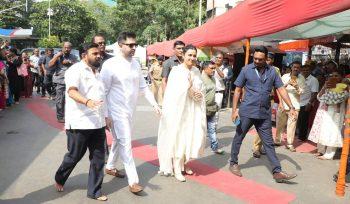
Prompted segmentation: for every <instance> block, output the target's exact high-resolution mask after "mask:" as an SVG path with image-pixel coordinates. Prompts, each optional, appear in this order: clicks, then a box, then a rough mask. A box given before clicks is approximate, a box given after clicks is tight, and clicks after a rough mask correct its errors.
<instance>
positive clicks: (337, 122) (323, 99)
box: [309, 71, 348, 160]
mask: <svg viewBox="0 0 350 204" xmlns="http://www.w3.org/2000/svg"><path fill="white" fill-rule="evenodd" d="M341 82H342V74H341V73H340V71H334V72H332V73H331V74H330V76H329V78H328V80H327V81H326V82H325V85H324V86H323V88H322V89H321V91H320V92H319V94H318V95H317V99H318V100H319V101H320V105H319V107H318V109H317V113H316V117H315V120H314V123H313V125H312V128H311V131H310V134H309V140H311V141H313V142H315V143H317V153H316V156H317V158H319V159H322V160H331V159H333V157H334V155H335V152H336V150H337V148H338V147H342V146H343V142H342V126H343V121H344V115H345V105H346V99H347V97H348V91H347V85H346V84H344V83H341Z"/></svg>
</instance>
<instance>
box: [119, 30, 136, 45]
mask: <svg viewBox="0 0 350 204" xmlns="http://www.w3.org/2000/svg"><path fill="white" fill-rule="evenodd" d="M127 38H133V39H136V34H135V33H133V32H121V33H120V34H119V36H118V40H117V41H118V44H120V43H123V42H125V41H126V39H127Z"/></svg>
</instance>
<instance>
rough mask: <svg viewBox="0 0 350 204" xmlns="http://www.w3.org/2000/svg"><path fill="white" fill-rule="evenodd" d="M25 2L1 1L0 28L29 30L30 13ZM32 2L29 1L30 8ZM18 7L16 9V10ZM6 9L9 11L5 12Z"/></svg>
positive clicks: (20, 0) (14, 0)
mask: <svg viewBox="0 0 350 204" xmlns="http://www.w3.org/2000/svg"><path fill="white" fill-rule="evenodd" d="M25 2H26V1H25V0H0V11H3V12H1V13H0V27H1V28H17V27H22V28H28V27H29V21H28V17H29V12H26V11H25V8H26V7H25V6H24V4H25ZM31 5H32V1H28V8H30V6H31ZM15 7H16V8H15ZM5 9H9V10H6V11H4V10H5Z"/></svg>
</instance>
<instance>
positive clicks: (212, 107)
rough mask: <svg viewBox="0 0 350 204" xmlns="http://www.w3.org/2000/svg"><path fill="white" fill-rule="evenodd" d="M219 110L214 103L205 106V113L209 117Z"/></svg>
mask: <svg viewBox="0 0 350 204" xmlns="http://www.w3.org/2000/svg"><path fill="white" fill-rule="evenodd" d="M218 111H219V106H218V105H217V104H216V103H215V104H214V105H210V106H207V107H206V114H207V116H209V117H212V116H214V115H215V114H216V112H218Z"/></svg>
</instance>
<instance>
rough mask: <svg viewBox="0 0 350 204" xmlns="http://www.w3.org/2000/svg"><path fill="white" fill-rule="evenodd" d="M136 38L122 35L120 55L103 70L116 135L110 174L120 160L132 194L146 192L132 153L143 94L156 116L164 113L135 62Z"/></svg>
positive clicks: (102, 75) (103, 67)
mask: <svg viewBox="0 0 350 204" xmlns="http://www.w3.org/2000/svg"><path fill="white" fill-rule="evenodd" d="M135 38H136V36H135V35H134V34H133V33H126V32H123V33H121V34H120V36H119V37H118V44H119V46H120V54H118V55H117V56H115V57H113V58H111V59H108V60H107V61H106V62H105V63H104V64H103V66H102V70H101V77H102V81H103V83H104V86H105V90H106V98H107V107H108V115H109V118H111V119H112V128H111V132H112V135H113V143H112V147H111V151H110V154H109V157H108V162H107V165H106V172H107V171H111V170H115V169H116V160H117V158H118V156H120V158H121V160H122V162H123V164H124V167H125V172H126V174H127V177H128V183H129V189H130V191H131V192H132V193H138V192H140V191H142V187H141V186H140V185H139V184H138V183H139V178H138V175H137V171H136V167H135V162H134V159H133V156H132V150H131V126H132V117H133V113H134V110H135V108H136V102H137V98H138V95H139V93H140V92H141V93H144V95H145V97H146V99H147V100H148V101H149V103H150V104H151V105H152V106H153V107H154V108H155V110H156V112H157V113H160V109H159V107H158V104H157V102H156V101H155V99H154V96H153V94H152V92H151V91H150V90H149V88H148V86H147V84H146V81H145V79H144V78H143V76H142V74H141V66H140V64H139V63H138V62H137V61H136V60H135V59H133V58H132V56H133V55H134V53H135V49H136V47H137V44H136V39H135Z"/></svg>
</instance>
